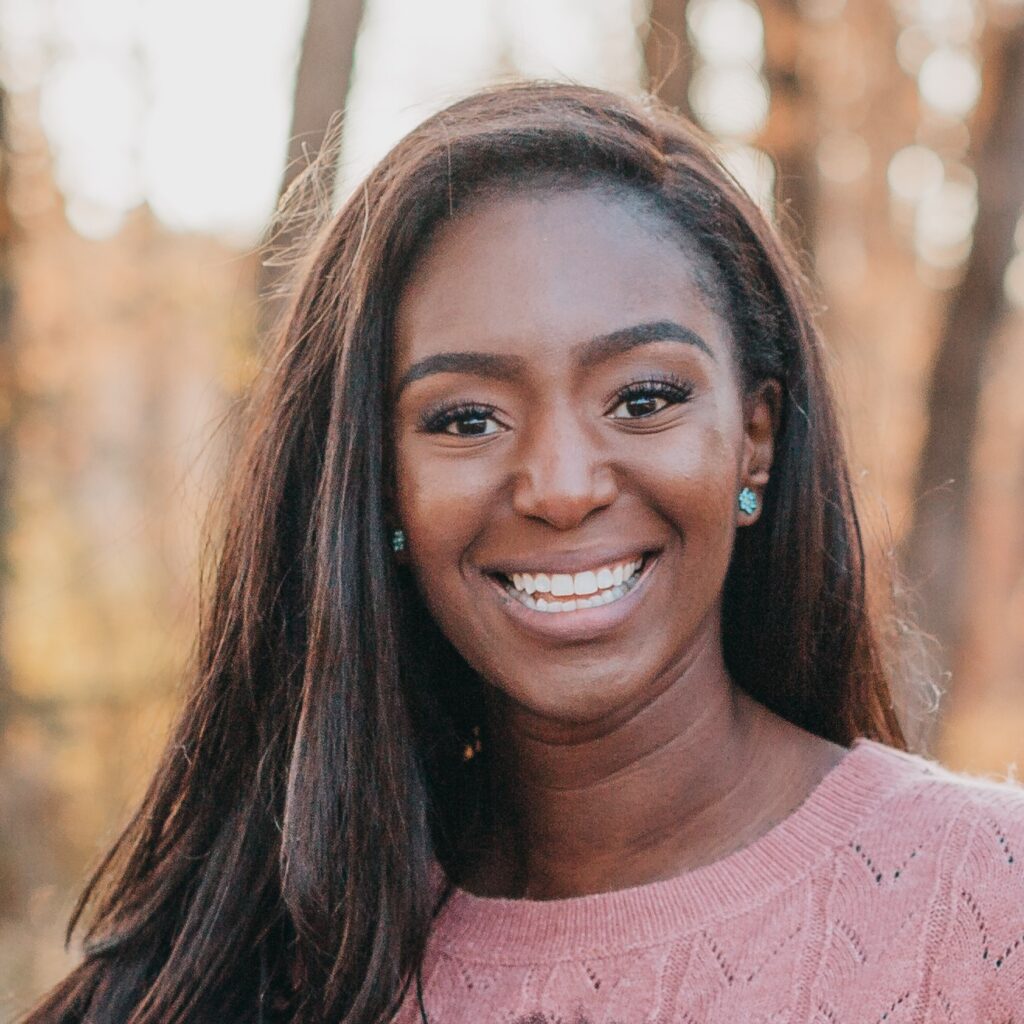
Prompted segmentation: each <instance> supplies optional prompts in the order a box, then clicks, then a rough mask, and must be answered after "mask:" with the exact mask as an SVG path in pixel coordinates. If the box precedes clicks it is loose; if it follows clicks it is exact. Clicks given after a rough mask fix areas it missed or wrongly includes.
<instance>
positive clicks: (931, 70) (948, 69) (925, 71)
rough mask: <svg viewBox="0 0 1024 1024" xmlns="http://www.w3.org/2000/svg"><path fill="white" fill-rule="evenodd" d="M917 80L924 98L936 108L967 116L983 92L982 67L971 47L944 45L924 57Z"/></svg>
mask: <svg viewBox="0 0 1024 1024" xmlns="http://www.w3.org/2000/svg"><path fill="white" fill-rule="evenodd" d="M917 83H918V87H919V88H920V90H921V97H922V99H923V100H924V101H925V102H926V103H927V104H928V105H929V106H930V107H931V108H932V109H933V110H935V111H937V112H938V113H940V114H945V115H946V116H948V117H964V116H965V115H967V114H969V113H970V112H971V111H972V110H973V109H974V105H975V104H976V103H977V102H978V97H979V96H980V95H981V69H980V68H979V67H978V62H977V61H976V60H975V58H974V57H973V56H972V54H971V53H970V52H969V51H967V50H964V49H958V48H955V47H950V46H944V47H940V48H939V49H937V50H935V51H933V52H932V53H930V54H929V55H928V56H927V57H926V58H925V59H924V62H923V63H922V64H921V69H920V71H919V72H918V75H917Z"/></svg>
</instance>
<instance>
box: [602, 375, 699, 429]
mask: <svg viewBox="0 0 1024 1024" xmlns="http://www.w3.org/2000/svg"><path fill="white" fill-rule="evenodd" d="M692 395H693V385H692V384H690V383H688V382H687V381H682V380H676V379H671V380H645V381H637V382H636V383H635V384H628V385H627V386H626V387H624V388H623V389H622V390H621V391H620V392H619V393H618V395H616V398H617V399H618V404H617V405H615V407H614V408H613V409H612V410H611V412H610V415H611V417H612V419H616V420H637V419H644V418H646V417H648V416H654V415H656V414H657V413H659V412H661V411H662V410H663V409H666V408H668V406H670V405H680V404H682V403H683V402H686V401H689V399H690V398H691V397H692Z"/></svg>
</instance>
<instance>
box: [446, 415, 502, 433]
mask: <svg viewBox="0 0 1024 1024" xmlns="http://www.w3.org/2000/svg"><path fill="white" fill-rule="evenodd" d="M497 432H498V425H497V424H496V423H495V422H494V420H493V419H492V418H491V417H490V416H479V415H477V414H475V413H470V414H467V415H464V416H460V417H458V419H454V420H452V421H451V422H450V423H449V424H448V425H447V426H446V427H445V429H444V433H446V434H455V435H456V436H458V437H483V436H484V435H486V434H496V433H497Z"/></svg>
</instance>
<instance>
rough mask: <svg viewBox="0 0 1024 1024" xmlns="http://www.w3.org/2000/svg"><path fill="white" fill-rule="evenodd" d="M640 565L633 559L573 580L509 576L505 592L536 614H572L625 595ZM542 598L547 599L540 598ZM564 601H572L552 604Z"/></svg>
mask: <svg viewBox="0 0 1024 1024" xmlns="http://www.w3.org/2000/svg"><path fill="white" fill-rule="evenodd" d="M642 565H643V560H642V559H637V560H635V561H633V562H624V563H620V564H619V565H617V566H615V568H611V567H609V566H602V567H601V568H600V569H597V570H588V571H586V572H578V573H576V574H575V575H573V576H570V575H569V574H568V573H552V574H551V575H548V574H547V573H542V572H539V573H513V574H512V576H511V579H510V582H511V584H512V586H510V587H509V588H508V591H509V593H510V594H513V595H514V596H515V597H516V599H517V600H518V601H519V602H520V603H522V604H525V605H526V606H527V607H528V608H532V609H534V610H535V611H539V612H574V611H580V610H582V609H584V608H598V607H601V606H603V605H606V604H611V603H612V602H613V601H617V600H618V599H619V598H620V597H623V596H625V595H626V594H628V593H629V591H630V590H632V589H633V587H635V586H636V584H637V581H638V579H639V569H640V568H641V566H642ZM609 580H610V581H611V582H610V583H609ZM534 593H536V595H537V596H536V597H534V596H533V595H534ZM542 594H550V595H551V596H550V597H549V598H544V597H542V596H541V595H542ZM565 597H569V598H573V599H572V600H568V601H565V600H553V598H565Z"/></svg>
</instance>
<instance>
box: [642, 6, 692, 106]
mask: <svg viewBox="0 0 1024 1024" xmlns="http://www.w3.org/2000/svg"><path fill="white" fill-rule="evenodd" d="M644 63H645V64H646V67H647V82H646V87H647V89H648V91H650V92H652V93H654V95H655V96H658V97H659V98H660V99H661V100H662V101H663V102H664V103H665V104H667V105H668V106H670V107H673V108H675V109H676V110H678V111H679V112H680V113H681V114H685V115H686V116H687V117H692V116H693V115H692V113H691V111H690V100H689V96H688V95H687V93H688V90H689V88H690V74H691V71H692V55H691V53H690V46H689V42H688V40H687V37H686V0H651V6H650V14H649V16H648V19H647V29H646V36H645V38H644Z"/></svg>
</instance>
